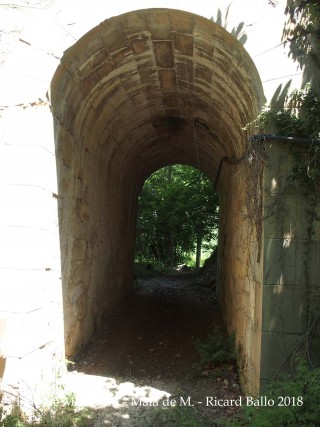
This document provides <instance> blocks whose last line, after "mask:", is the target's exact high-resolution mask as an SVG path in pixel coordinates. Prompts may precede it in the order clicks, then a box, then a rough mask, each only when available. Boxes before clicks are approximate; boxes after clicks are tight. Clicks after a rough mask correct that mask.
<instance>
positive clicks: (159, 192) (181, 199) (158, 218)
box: [136, 165, 218, 266]
mask: <svg viewBox="0 0 320 427" xmlns="http://www.w3.org/2000/svg"><path fill="white" fill-rule="evenodd" d="M217 225H218V197H217V195H216V193H215V192H214V191H213V187H212V183H211V181H210V180H209V179H208V178H206V177H205V176H204V175H203V174H201V173H200V172H199V171H198V170H197V169H194V168H191V167H188V166H183V165H174V166H168V167H165V168H162V169H160V170H158V171H157V172H155V173H154V174H152V175H151V176H150V177H149V178H148V179H147V180H146V182H145V184H144V187H143V189H142V191H141V194H140V196H139V213H138V223H137V245H136V246H137V247H136V252H137V254H138V255H139V256H144V257H145V258H148V259H150V258H154V259H156V260H158V261H160V262H162V263H164V264H165V265H167V266H169V265H170V266H172V265H174V264H176V263H179V262H185V260H186V258H187V257H188V256H189V255H190V253H193V252H194V251H195V248H196V247H197V254H198V255H197V263H196V264H197V266H199V265H200V254H201V247H202V244H203V242H204V241H211V240H212V239H213V237H215V236H216V233H217Z"/></svg>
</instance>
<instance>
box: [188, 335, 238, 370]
mask: <svg viewBox="0 0 320 427" xmlns="http://www.w3.org/2000/svg"><path fill="white" fill-rule="evenodd" d="M195 346H196V349H197V351H198V353H199V354H200V358H201V360H200V366H204V365H208V364H214V365H222V364H223V363H235V361H236V359H237V354H236V350H235V333H232V334H230V335H229V336H225V334H223V333H222V332H221V330H220V329H219V328H216V329H215V331H214V333H213V334H212V335H210V336H209V337H208V338H207V340H206V341H204V342H201V341H199V340H197V341H195Z"/></svg>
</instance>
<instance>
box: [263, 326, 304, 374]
mask: <svg viewBox="0 0 320 427" xmlns="http://www.w3.org/2000/svg"><path fill="white" fill-rule="evenodd" d="M302 337H303V335H302V334H288V333H281V332H262V338H261V339H262V341H261V374H260V378H261V380H270V379H272V378H273V377H274V375H275V374H276V373H279V372H280V370H281V372H290V368H291V359H292V352H293V351H294V350H295V349H296V347H297V345H298V344H299V342H300V341H301V339H302Z"/></svg>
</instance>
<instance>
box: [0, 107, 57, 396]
mask: <svg viewBox="0 0 320 427" xmlns="http://www.w3.org/2000/svg"><path fill="white" fill-rule="evenodd" d="M0 122H1V129H2V132H3V138H2V140H1V146H0V194H1V195H0V197H1V200H2V202H3V203H2V205H1V223H0V228H1V247H0V259H1V261H0V289H1V298H0V325H1V327H0V357H1V356H2V361H1V368H0V371H1V378H2V380H3V383H4V388H6V387H8V384H14V385H17V384H18V386H19V387H20V391H21V393H22V395H24V396H25V397H31V396H30V393H31V394H32V392H31V391H30V390H32V389H34V388H35V389H38V388H39V387H42V386H43V381H42V380H43V377H44V376H46V377H47V378H48V381H49V382H50V383H51V382H52V383H54V382H55V380H57V376H58V375H57V372H58V371H59V370H60V369H61V366H62V365H63V360H64V344H63V322H62V292H61V264H60V249H59V223H58V215H57V214H58V210H57V199H56V197H55V195H56V193H57V182H56V156H55V148H54V141H53V127H52V116H51V113H50V110H49V108H48V106H47V105H45V104H44V103H42V102H39V103H37V104H34V105H32V106H31V105H23V106H16V107H11V108H7V109H5V110H4V111H2V114H1V118H0ZM11 391H12V390H11ZM13 391H14V392H16V391H17V390H13Z"/></svg>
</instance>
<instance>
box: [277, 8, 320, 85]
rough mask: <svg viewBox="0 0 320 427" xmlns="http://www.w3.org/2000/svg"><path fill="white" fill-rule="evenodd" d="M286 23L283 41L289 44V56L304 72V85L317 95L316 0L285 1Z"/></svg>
mask: <svg viewBox="0 0 320 427" xmlns="http://www.w3.org/2000/svg"><path fill="white" fill-rule="evenodd" d="M285 13H286V14H287V17H288V21H287V23H286V24H285V27H284V30H283V40H284V41H286V43H289V49H290V53H289V55H290V56H291V57H292V58H293V59H294V60H295V61H297V62H298V63H299V65H300V67H301V69H303V71H304V75H303V77H304V83H311V84H312V86H313V87H314V88H315V89H316V90H317V92H318V93H319V83H320V80H319V70H320V4H319V1H318V0H287V7H286V10H285Z"/></svg>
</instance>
